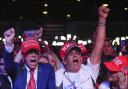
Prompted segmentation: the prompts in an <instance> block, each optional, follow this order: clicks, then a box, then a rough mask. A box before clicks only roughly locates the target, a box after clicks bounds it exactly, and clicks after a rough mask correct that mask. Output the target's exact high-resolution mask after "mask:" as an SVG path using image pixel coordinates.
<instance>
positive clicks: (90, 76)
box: [56, 6, 109, 89]
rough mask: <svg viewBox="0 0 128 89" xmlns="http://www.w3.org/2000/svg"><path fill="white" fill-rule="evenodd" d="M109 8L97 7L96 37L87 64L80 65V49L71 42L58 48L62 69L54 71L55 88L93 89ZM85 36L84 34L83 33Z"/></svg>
mask: <svg viewBox="0 0 128 89" xmlns="http://www.w3.org/2000/svg"><path fill="white" fill-rule="evenodd" d="M108 13H109V8H107V7H104V6H101V7H99V22H98V26H97V35H96V41H95V45H94V49H93V50H92V54H91V56H90V57H89V58H88V59H87V64H86V65H83V64H82V56H81V49H80V47H79V46H78V45H76V44H74V43H72V42H66V43H65V44H64V45H63V46H62V47H61V48H60V53H59V54H60V58H61V60H62V62H63V64H64V68H61V69H59V70H57V71H56V86H57V87H58V88H63V89H78V88H79V89H94V87H95V86H96V85H95V82H96V78H97V76H98V73H99V65H100V58H101V54H102V48H103V44H104V39H105V25H106V19H107V16H108ZM85 34H86V33H85Z"/></svg>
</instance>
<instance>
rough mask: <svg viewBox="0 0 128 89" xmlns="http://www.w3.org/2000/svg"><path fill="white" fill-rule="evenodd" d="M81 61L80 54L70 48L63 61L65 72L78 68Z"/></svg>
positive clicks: (75, 70) (76, 70)
mask: <svg viewBox="0 0 128 89" xmlns="http://www.w3.org/2000/svg"><path fill="white" fill-rule="evenodd" d="M81 61H82V57H81V54H80V53H79V52H78V51H76V50H72V51H71V52H70V53H68V55H67V56H66V58H65V60H64V61H63V63H64V65H65V68H66V71H67V72H74V73H75V72H78V71H79V70H80V68H81Z"/></svg>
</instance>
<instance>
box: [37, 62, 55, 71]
mask: <svg viewBox="0 0 128 89" xmlns="http://www.w3.org/2000/svg"><path fill="white" fill-rule="evenodd" d="M38 67H39V69H43V70H46V71H50V70H54V68H53V67H52V66H51V64H49V63H46V64H42V63H40V64H39V66H38Z"/></svg>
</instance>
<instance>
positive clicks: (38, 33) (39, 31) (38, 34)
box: [35, 27, 43, 38]
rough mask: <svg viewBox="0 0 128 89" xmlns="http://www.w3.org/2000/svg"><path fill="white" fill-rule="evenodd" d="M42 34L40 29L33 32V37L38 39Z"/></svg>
mask: <svg viewBox="0 0 128 89" xmlns="http://www.w3.org/2000/svg"><path fill="white" fill-rule="evenodd" d="M42 34H43V28H42V27H40V29H39V30H37V31H35V37H36V38H40V37H41V36H42Z"/></svg>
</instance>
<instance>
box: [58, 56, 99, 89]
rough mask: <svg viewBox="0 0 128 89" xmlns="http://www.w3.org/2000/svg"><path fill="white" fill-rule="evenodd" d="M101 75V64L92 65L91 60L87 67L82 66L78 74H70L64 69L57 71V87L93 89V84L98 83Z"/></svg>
mask: <svg viewBox="0 0 128 89" xmlns="http://www.w3.org/2000/svg"><path fill="white" fill-rule="evenodd" d="M98 73H99V64H96V65H92V64H91V63H90V58H88V59H87V65H83V64H81V69H80V71H79V72H77V73H68V72H66V71H65V69H64V68H61V69H59V70H57V71H56V86H57V87H59V86H61V84H62V86H63V89H74V87H75V89H93V82H92V78H93V80H94V81H96V79H97V76H98ZM91 77H92V78H91Z"/></svg>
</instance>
